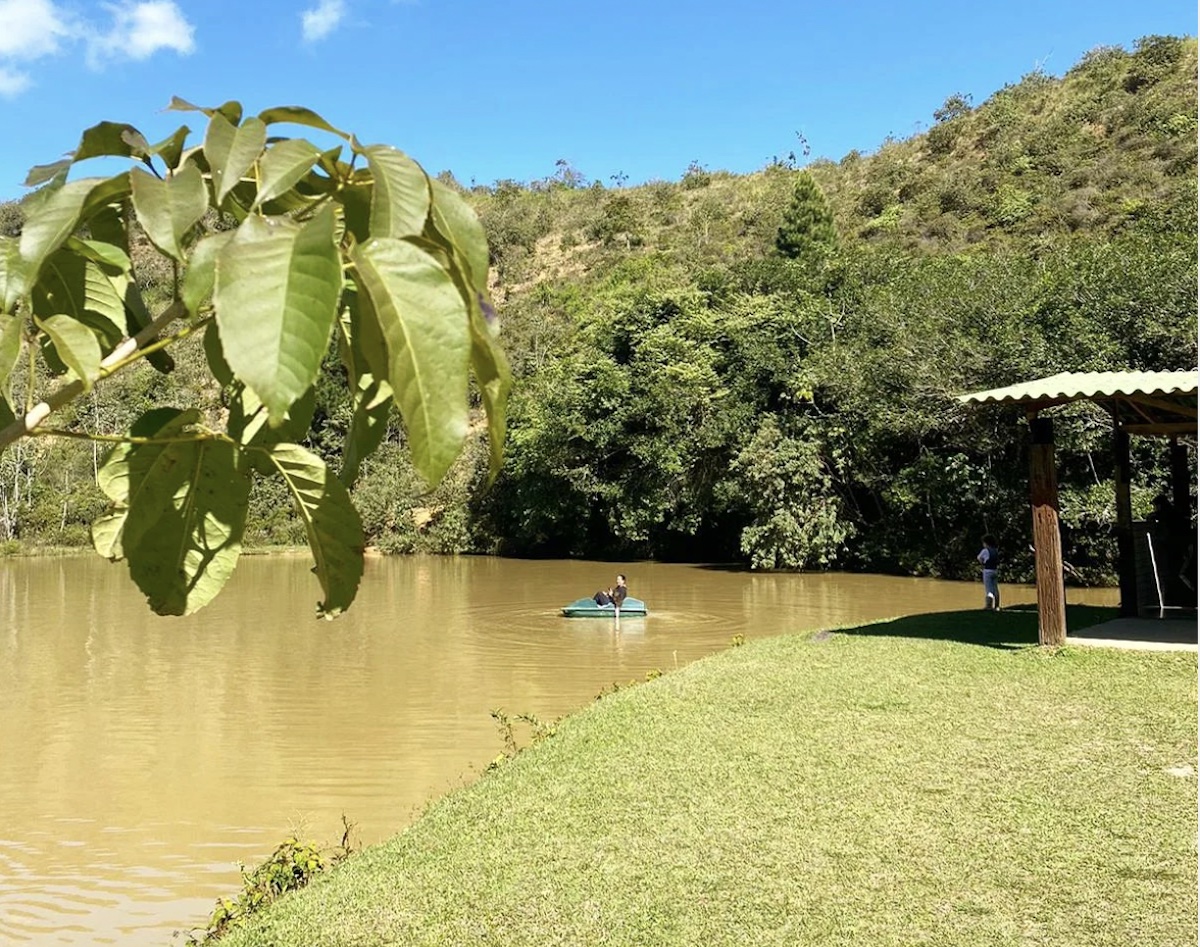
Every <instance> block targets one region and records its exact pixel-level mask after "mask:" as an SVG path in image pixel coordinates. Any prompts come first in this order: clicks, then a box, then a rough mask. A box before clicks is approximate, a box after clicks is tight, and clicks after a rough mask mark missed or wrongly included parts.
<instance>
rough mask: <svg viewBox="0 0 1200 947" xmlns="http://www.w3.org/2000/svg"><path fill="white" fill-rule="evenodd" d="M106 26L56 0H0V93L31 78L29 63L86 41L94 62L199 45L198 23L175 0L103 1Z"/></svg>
mask: <svg viewBox="0 0 1200 947" xmlns="http://www.w3.org/2000/svg"><path fill="white" fill-rule="evenodd" d="M104 8H105V10H106V11H107V12H108V14H109V16H110V17H111V18H112V19H111V23H110V24H109V26H108V28H107V29H105V28H104V27H103V26H102V25H101V24H99V23H95V22H91V21H89V20H87V19H85V18H83V17H82V16H80V15H78V14H72V13H70V12H68V8H67V6H66V5H65V4H59V3H55V0H0V96H9V97H11V96H15V95H19V94H20V93H22V92H24V91H25V90H26V89H27V88H29V86H30V85H32V83H33V78H32V77H31V76H30V75H29V72H28V70H27V69H23V68H17V64H18V63H29V62H33V61H35V60H38V59H43V58H45V57H48V56H55V55H59V54H67V53H70V51H71V49H72V48H75V49H78V48H79V47H80V46H83V47H84V48H85V50H86V52H87V62H88V65H90V66H91V67H93V68H99V67H101V66H102V65H104V63H106V62H110V61H113V60H117V59H132V60H142V59H147V58H149V57H150V56H152V55H154V54H155V53H157V52H159V51H160V50H172V51H174V52H176V53H179V54H180V55H183V56H186V55H187V54H188V53H190V52H192V51H193V50H194V49H195V48H196V44H195V40H194V38H193V36H194V33H195V28H194V27H193V26H192V25H191V23H189V22H188V20H187V17H185V16H184V15H183V11H182V10H180V9H179V6H178V5H177V4H176V3H175V2H174V0H119V2H117V3H111V4H110V3H106V4H104Z"/></svg>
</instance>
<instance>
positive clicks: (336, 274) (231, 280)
mask: <svg viewBox="0 0 1200 947" xmlns="http://www.w3.org/2000/svg"><path fill="white" fill-rule="evenodd" d="M334 223H335V221H334V214H333V209H332V208H331V207H326V208H325V209H324V210H322V211H321V212H320V213H318V214H317V216H316V217H314V218H313V219H312V220H311V221H309V222H308V223H306V224H304V225H299V224H296V223H295V222H294V221H291V220H287V219H285V218H271V219H264V218H262V217H259V216H257V215H252V216H250V217H247V218H246V220H245V221H244V222H243V223H242V225H241V226H240V227H239V228H238V230H237V232H236V234H235V235H234V237H233V239H232V240H230V241H229V243H227V244H226V245H225V247H224V249H222V250H221V252H220V254H219V256H218V258H217V277H216V290H215V293H214V302H215V304H216V310H217V324H218V325H219V327H220V330H221V345H222V347H223V349H224V353H225V360H226V361H227V362H228V363H229V367H230V368H232V369H233V372H234V374H235V375H237V377H238V378H240V379H241V380H242V381H243V382H245V383H246V385H247V386H248V387H249V388H251V389H252V390H253V391H254V393H255V394H257V395H258V396H259V398H261V399H262V401H263V404H265V405H266V406H267V410H268V411H269V412H270V415H271V423H272V424H278V423H279V422H281V421H282V420H283V417H284V415H285V414H287V411H288V409H289V408H290V407H291V406H292V403H293V402H294V401H295V400H296V399H297V398H299V397H300V396H301V395H302V394H304V392H305V391H306V390H308V388H309V386H310V385H312V383H313V381H315V380H316V377H317V372H318V371H319V370H320V367H321V358H322V357H323V356H324V354H325V350H326V348H327V347H328V345H329V335H330V331H331V330H332V328H333V323H334V320H335V319H336V317H337V307H338V301H339V299H340V298H341V294H342V267H341V257H340V256H339V254H338V250H337V247H336V245H335V244H334Z"/></svg>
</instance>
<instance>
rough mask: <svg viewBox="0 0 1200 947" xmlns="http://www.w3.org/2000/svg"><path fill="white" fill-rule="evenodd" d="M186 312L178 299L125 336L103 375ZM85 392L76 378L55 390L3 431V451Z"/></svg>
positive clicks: (0, 436)
mask: <svg viewBox="0 0 1200 947" xmlns="http://www.w3.org/2000/svg"><path fill="white" fill-rule="evenodd" d="M186 313H187V310H186V308H185V307H184V305H183V304H182V303H180V302H174V303H172V304H171V305H170V306H168V307H167V308H166V309H165V310H164V311H163V312H162V313H161V314H160V315H159V316H158V318H156V319H155V320H154V321H153V322H151V323H150V325H148V326H146V327H145V328H144V329H142V331H141V332H139V333H138V334H137V335H135V336H133V337H131V338H127V339H125V341H123V342H122V343H121V344H120V345H118V346H117V347H116V348H115V349H113V350H112V351H111V352H109V353H108V355H107V356H106V357H105V358H104V360H103V361H102V362H101V363H100V375H101V377H107V376H108V375H110V374H112V372H115V371H118V370H119V369H121V368H124V367H125V365H127V364H129V362H131V361H134V360H135V359H131V358H130V356H131V355H134V354H135V353H138V355H139V357H140V350H141V347H142V344H143V343H145V342H148V341H149V340H151V339H153V338H154V337H155V336H156V335H158V333H159V332H161V331H162V330H163V329H164V328H165V327H166V326H167V325H169V324H170V323H172V322H174V321H175V320H176V319H178V318H180V317H181V316H183V315H185V314H186ZM83 391H84V388H83V382H82V381H80V380H78V379H76V380H75V381H72V382H68V383H67V384H65V385H63V386H62V387H61V388H59V389H57V390H56V391H54V392H53V393H51V394H50V396H49V397H48V398H46V400H45V401H43V402H41V403H40V404H36V405H34V406H33V407H32V408H30V409H29V410H28V411H27V412H26V413H25V416H24V417H22V418H17V420H15V421H13V423H12V424H10V425H9V426H8V427H6V428H4V430H2V431H0V451H2V450H4V448H6V447H7V446H8V445H9V444H11V443H13V441H16V440H19V439H20V438H22V437H25V436H26V435H28V434H32V433H33V432H34V430H36V429H37V428H38V426H40V425H41V423H42V422H43V421H45V420H46V418H48V417H50V415H51V414H53V413H54V412H55V411H57V410H58V409H59V408H61V407H62V406H63V405H66V404H69V403H70V402H72V401H74V400H75V399H76V398H78V397H79V396H80V395H81V394H83Z"/></svg>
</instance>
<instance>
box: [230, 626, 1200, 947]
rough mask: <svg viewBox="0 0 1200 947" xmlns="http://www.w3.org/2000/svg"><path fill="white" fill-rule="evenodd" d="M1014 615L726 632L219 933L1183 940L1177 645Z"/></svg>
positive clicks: (629, 939) (1188, 750) (1190, 822)
mask: <svg viewBox="0 0 1200 947" xmlns="http://www.w3.org/2000/svg"><path fill="white" fill-rule="evenodd" d="M1096 614H1097V610H1086V611H1085V610H1082V609H1079V610H1076V609H1073V610H1072V611H1071V615H1070V619H1069V621H1070V623H1071V625H1072V626H1073V627H1080V626H1081V625H1084V624H1088V623H1089V622H1090V621H1091V620H1092V618H1094V617H1095V616H1096ZM1035 625H1036V615H1034V614H1032V613H1030V612H1024V613H1022V612H1014V613H1003V614H999V615H995V614H985V613H981V612H970V613H965V612H964V613H954V614H949V615H924V616H917V617H913V618H906V619H900V620H897V621H893V622H887V623H883V624H880V625H872V626H866V627H863V628H856V629H846V630H844V631H842V632H837V633H834V634H832V635H820V636H817V637H816V638H813V637H810V636H794V637H783V638H773V639H764V640H761V641H754V640H752V641H750V642H748V643H747V644H746V645H745V646H744V647H741V648H736V649H732V650H730V651H728V652H726V653H723V654H720V655H717V656H714V657H712V658H709V659H707V660H704V661H700V662H698V663H696V664H693V665H690V666H688V667H686V668H684V669H682V670H680V671H677V672H673V673H670V674H667V675H666V676H664V677H661V678H658V679H657V680H654V681H651V682H649V683H646V684H643V685H640V686H638V687H635V688H629V689H624V690H621V691H620V692H618V693H616V694H613V695H610V696H607V697H605V698H604V699H603V700H600V701H598V702H597V703H595V704H594V705H591V706H589V707H588V708H586V709H585V710H583V711H582V712H580V713H578V714H576V715H574V716H572V717H571V718H569V719H568V720H566V721H565V722H564V723H563V724H562V725H561V726H560V727H559V729H558V732H557V734H556V735H555V736H553V737H551V738H550V739H547V740H546V741H544V742H542V743H540V744H539V745H537V746H536V747H534V748H532V749H530V750H528V751H526V752H524V753H522V754H520V755H519V756H518V757H517V758H516V759H514V760H513V761H511V762H509V763H507V764H505V765H503V766H502V767H500V768H499V769H497V770H495V771H493V772H491V773H488V774H487V775H485V776H484V777H483V778H481V779H480V780H478V781H477V782H476V783H475V784H473V785H471V786H469V787H466V788H465V789H463V790H460V791H458V792H455V793H452V794H450V795H449V796H447V797H446V798H444V799H442V800H440V801H439V802H437V803H436V804H434V805H433V806H431V807H430V809H429V811H428V813H427V814H426V815H424V816H423V817H422V818H421V819H420V820H419V821H418V822H417V823H416V824H414V825H413V826H411V827H410V828H409V829H408V830H406V831H405V832H403V833H402V834H400V835H398V836H396V837H395V838H393V839H391V840H390V841H388V842H386V843H384V844H382V845H378V846H376V847H373V848H370V849H367V850H365V851H364V852H362V853H360V854H358V855H356V856H354V857H352V858H351V859H350V860H349V861H347V862H346V863H345V864H344V865H343V866H341V867H340V868H339V869H337V870H336V871H334V872H333V873H331V874H330V875H328V876H326V877H324V878H321V879H319V880H318V881H317V882H316V883H314V884H313V885H312V886H311V887H309V888H308V889H306V890H304V891H302V892H299V893H298V894H294V895H289V896H287V897H285V898H284V899H283V900H281V901H280V902H278V903H277V904H276V905H274V906H273V907H272V908H271V909H269V910H268V911H267V912H266V913H265V914H264V915H263V916H261V917H259V918H257V919H255V920H254V921H252V922H251V924H250V926H248V927H247V928H245V929H243V930H241V931H239V932H236V933H234V934H233V935H231V936H230V937H229V939H228V943H229V944H230V945H247V944H255V945H267V944H270V945H284V944H288V945H304V947H322V945H335V944H336V945H356V947H357V945H376V944H379V945H382V944H395V945H405V947H410V945H413V947H415V945H433V944H439V945H473V944H481V945H482V944H488V945H505V947H507V945H526V944H530V945H532V944H537V945H567V944H570V945H601V944H612V945H627V944H628V945H633V944H643V945H660V944H674V945H714V944H728V945H745V944H778V945H808V944H811V945H822V947H832V945H847V947H849V945H855V947H859V945H868V947H870V945H897V947H899V945H917V944H922V945H946V947H951V945H953V947H970V945H988V947H997V945H1010V944H1011V945H1018V944H1020V945H1054V947H1063V945H1076V944H1077V945H1081V947H1083V945H1087V947H1101V945H1113V947H1130V945H1162V947H1178V945H1183V944H1187V943H1193V944H1194V943H1195V942H1196V912H1197V897H1196V829H1197V826H1196V802H1197V800H1196V778H1195V776H1194V772H1195V766H1196V740H1197V734H1196V657H1195V655H1194V654H1163V653H1136V652H1117V651H1105V650H1101V649H1078V650H1077V649H1067V650H1063V651H1060V652H1056V653H1055V652H1044V651H1041V650H1039V649H1037V648H1031V647H1028V646H1027V643H1028V642H1030V641H1032V640H1035V638H1036V635H1035V633H1034V631H1033V629H1034V627H1035ZM598 683H600V682H598ZM514 709H516V710H520V709H525V708H514Z"/></svg>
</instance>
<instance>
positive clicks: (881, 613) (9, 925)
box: [0, 555, 1117, 947]
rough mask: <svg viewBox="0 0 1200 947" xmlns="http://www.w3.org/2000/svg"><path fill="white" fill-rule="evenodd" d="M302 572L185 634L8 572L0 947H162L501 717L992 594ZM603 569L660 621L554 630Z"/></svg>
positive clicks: (397, 823)
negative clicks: (333, 599) (787, 640)
mask: <svg viewBox="0 0 1200 947" xmlns="http://www.w3.org/2000/svg"><path fill="white" fill-rule="evenodd" d="M309 568H310V563H309V561H308V559H307V558H306V557H303V556H299V555H296V556H292V555H277V556H258V557H245V558H243V559H242V561H241V563H240V564H239V566H238V568H237V571H236V573H235V574H234V577H233V579H232V580H231V582H230V584H229V586H228V587H227V588H226V590H225V592H224V593H222V595H221V596H220V597H219V598H218V599H217V601H216V602H215V603H214V604H212V605H210V606H209V607H208V608H207V609H204V610H203V611H202V612H200V613H199V614H197V615H194V616H191V617H189V618H183V619H179V618H159V617H156V616H153V615H151V614H150V613H149V611H148V609H147V608H146V606H145V604H144V600H143V598H142V596H141V595H140V593H138V591H137V589H136V587H135V586H134V585H133V584H132V582H131V581H130V580H129V578H128V573H127V572H126V570H125V568H124V567H123V566H115V565H111V564H109V563H107V562H105V561H104V560H102V559H100V558H98V557H94V556H91V557H89V556H79V557H68V558H62V559H5V560H0V943H23V942H30V943H38V944H96V943H100V944H104V943H119V944H123V945H133V947H138V945H158V947H162V945H166V944H169V943H171V942H172V932H173V931H176V930H180V929H189V928H193V927H197V926H202V925H203V924H204V923H205V922H206V920H207V917H208V914H209V912H210V911H211V909H212V906H213V901H214V900H215V899H216V898H217V897H218V896H222V895H224V896H232V895H234V894H235V893H236V892H237V890H238V889H239V886H240V885H239V876H238V871H237V862H239V861H242V862H245V863H247V864H249V865H255V864H257V863H258V862H260V861H261V860H263V859H264V858H265V857H266V856H267V855H268V854H270V852H271V851H272V849H273V848H274V847H275V845H276V844H277V843H279V842H280V841H282V840H283V839H284V838H285V837H287V836H288V835H290V834H292V833H293V832H301V833H302V834H303V835H305V836H308V837H311V838H313V839H315V840H317V841H319V842H322V843H329V844H333V843H335V842H336V841H337V840H338V839H339V838H340V836H341V817H342V814H343V813H345V815H346V816H347V817H348V818H349V819H350V820H351V821H352V822H354V823H356V824H357V827H358V828H357V835H358V838H359V840H360V841H361V842H362V843H363V844H370V843H372V842H376V841H379V840H381V839H383V838H385V837H387V836H389V835H391V834H393V833H395V832H396V831H397V830H399V829H401V828H402V827H403V826H404V825H406V824H407V823H409V822H411V821H412V820H413V819H414V818H415V817H416V816H417V815H419V813H420V811H421V809H422V807H423V806H424V805H426V804H427V803H428V802H430V801H431V800H433V799H436V798H437V797H438V796H440V795H441V794H443V793H445V792H446V791H447V790H449V789H451V788H453V787H455V786H458V785H460V784H462V783H463V782H464V781H467V780H470V779H472V778H474V777H475V776H477V775H478V774H479V772H480V771H481V770H482V769H483V768H484V767H485V766H486V765H487V763H488V762H489V761H490V760H492V759H493V758H494V757H495V756H496V755H497V754H498V753H500V752H501V750H502V749H503V742H502V740H501V738H500V735H499V733H498V731H497V728H496V724H495V722H494V721H493V720H492V719H491V716H490V712H491V711H492V710H493V709H496V708H502V709H503V710H504V711H506V712H507V713H509V714H519V713H532V714H536V715H537V716H538V717H540V718H542V719H552V718H554V717H557V716H560V715H563V714H566V713H569V712H571V711H572V710H575V709H578V708H579V707H581V706H584V705H585V704H587V703H588V702H589V701H591V700H592V699H593V698H594V697H595V696H596V695H597V694H598V693H599V692H600V691H601V690H602V689H604V688H606V687H609V686H611V685H612V683H613V682H620V683H622V684H624V683H628V682H629V681H630V680H644V679H645V676H646V673H647V672H648V671H651V670H653V669H661V670H663V671H669V670H671V669H673V668H675V667H678V666H682V665H684V664H686V663H688V662H690V661H694V660H696V659H698V658H701V657H704V656H705V655H709V654H713V653H714V652H718V651H721V650H724V649H725V648H727V647H728V646H729V644H730V641H731V639H732V638H733V636H735V635H744V636H745V637H746V638H747V639H753V638H757V637H762V636H768V635H778V634H783V633H788V632H797V631H804V630H816V629H821V628H829V627H834V626H838V625H846V624H848V623H860V622H866V621H871V620H875V619H881V618H886V617H890V616H895V615H902V614H914V613H919V612H932V611H947V610H955V609H962V608H978V607H980V605H981V598H982V587H981V586H980V585H979V584H977V583H965V582H939V581H935V580H930V579H906V578H895V577H883V576H871V575H844V574H825V575H760V574H752V573H748V572H744V571H737V570H729V569H723V568H712V567H705V566H688V565H663V564H656V563H618V564H611V563H597V562H578V561H570V562H564V561H524V560H511V559H492V558H388V559H378V558H373V559H370V560H368V563H367V571H366V576H365V578H364V580H363V586H362V589H361V591H360V593H359V596H358V601H357V602H356V604H355V605H354V607H353V609H352V610H351V611H350V613H349V614H347V615H345V616H343V617H341V618H339V619H337V620H336V621H333V622H324V621H318V620H316V619H315V618H314V614H315V604H316V601H317V599H318V597H319V595H320V589H319V587H318V585H317V581H316V579H315V577H314V576H313V575H312V574H311V573H310V571H309ZM618 571H624V572H626V573H627V574H628V576H629V588H630V594H631V595H633V596H635V597H637V598H641V599H644V600H645V601H646V603H647V607H648V609H649V610H650V615H648V616H647V617H645V618H637V619H629V618H626V619H624V620H622V621H621V623H620V628H619V629H617V628H615V627H614V623H613V622H612V621H609V620H606V619H564V618H562V617H560V615H559V612H558V608H559V607H560V606H561V605H564V604H566V603H568V602H570V601H571V600H573V599H576V598H579V597H582V596H586V595H590V594H592V592H594V591H595V590H596V589H598V588H600V587H603V586H608V585H611V584H612V583H613V580H614V576H615V574H616V572H618ZM1004 594H1005V604H1006V605H1008V604H1016V603H1020V602H1031V601H1033V600H1034V594H1033V590H1032V589H1031V588H1026V587H1016V586H1004ZM1068 594H1069V599H1070V601H1072V602H1090V603H1094V604H1116V600H1117V595H1116V591H1115V590H1097V591H1091V592H1084V593H1081V592H1079V591H1078V590H1069V591H1068Z"/></svg>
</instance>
